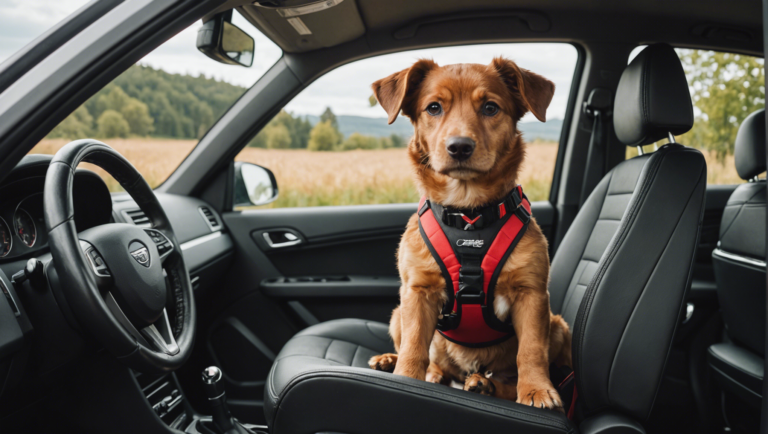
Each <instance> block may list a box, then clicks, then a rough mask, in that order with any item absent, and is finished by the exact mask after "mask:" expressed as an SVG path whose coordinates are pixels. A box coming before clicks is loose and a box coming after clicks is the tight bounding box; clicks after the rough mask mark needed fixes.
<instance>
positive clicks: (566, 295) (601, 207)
mask: <svg viewBox="0 0 768 434" xmlns="http://www.w3.org/2000/svg"><path fill="white" fill-rule="evenodd" d="M608 175H610V178H609V179H608V181H607V182H606V183H607V185H606V187H605V191H606V194H605V195H603V201H602V203H601V204H600V211H602V210H603V205H605V197H606V196H607V195H608V193H607V192H608V189H609V188H611V181H612V180H613V171H611V172H608ZM608 175H606V176H608ZM601 182H602V180H601ZM598 185H599V184H598ZM598 220H600V218H599V213H598V218H597V220H595V222H597V221H598ZM594 233H595V225H594V224H593V225H592V230H591V231H590V233H589V237H587V241H586V242H585V243H584V248H583V249H581V253H580V254H579V258H581V259H580V260H584V254H585V252H586V251H587V246H588V245H589V240H591V239H592V235H593V234H594ZM593 262H594V261H593ZM578 268H579V263H578V262H577V263H576V267H575V268H574V269H573V272H572V273H575V272H576V270H577V269H578ZM571 276H573V274H571ZM572 281H573V277H571V282H572ZM570 289H571V287H570V283H569V286H568V288H566V292H565V294H563V303H562V304H561V305H560V307H561V309H562V308H564V307H565V297H568V292H570ZM577 317H578V316H577Z"/></svg>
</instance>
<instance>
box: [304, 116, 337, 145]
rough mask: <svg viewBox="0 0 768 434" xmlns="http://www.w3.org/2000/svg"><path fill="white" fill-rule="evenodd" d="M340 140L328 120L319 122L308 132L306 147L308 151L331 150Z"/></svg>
mask: <svg viewBox="0 0 768 434" xmlns="http://www.w3.org/2000/svg"><path fill="white" fill-rule="evenodd" d="M339 142H341V135H340V134H339V132H338V131H337V130H336V129H335V128H333V125H331V123H330V122H319V123H318V124H317V125H315V127H314V128H312V131H311V132H310V133H309V143H308V145H307V149H309V150H310V151H332V150H333V149H334V148H336V146H337V145H338V144H339Z"/></svg>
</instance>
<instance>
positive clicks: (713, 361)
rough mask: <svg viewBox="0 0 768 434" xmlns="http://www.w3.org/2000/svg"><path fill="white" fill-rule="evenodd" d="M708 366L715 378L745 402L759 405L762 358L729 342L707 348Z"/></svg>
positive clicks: (762, 369) (761, 388)
mask: <svg viewBox="0 0 768 434" xmlns="http://www.w3.org/2000/svg"><path fill="white" fill-rule="evenodd" d="M708 360H709V364H710V366H711V367H712V370H713V371H714V373H715V378H717V380H718V382H720V384H721V385H722V386H723V387H724V388H725V389H726V390H728V391H730V392H731V393H734V394H735V395H737V396H739V397H741V398H742V399H743V400H744V401H745V402H747V403H749V404H752V405H754V406H755V407H757V406H759V405H760V400H761V399H762V393H763V392H762V390H763V377H764V376H765V368H764V362H763V358H762V357H759V356H758V355H756V354H754V353H752V352H751V351H749V350H747V349H745V348H743V347H740V346H739V345H736V344H733V343H731V342H723V343H719V344H714V345H712V346H710V347H709V354H708Z"/></svg>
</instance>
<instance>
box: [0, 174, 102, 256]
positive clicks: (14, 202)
mask: <svg viewBox="0 0 768 434" xmlns="http://www.w3.org/2000/svg"><path fill="white" fill-rule="evenodd" d="M44 184H45V177H43V176H32V177H26V178H22V179H16V180H12V181H11V182H8V183H6V184H4V185H2V186H0V261H3V260H6V259H11V258H19V257H24V256H26V255H28V254H30V253H33V252H38V251H40V250H44V249H46V248H47V247H48V231H47V230H46V227H45V212H44V201H43V188H44ZM73 196H74V197H73V205H74V207H75V224H76V226H77V230H78V232H79V231H83V230H85V229H88V228H90V227H94V226H97V225H100V224H105V223H109V222H110V221H111V219H112V201H111V197H110V194H109V190H108V189H107V187H106V185H105V184H104V182H103V181H102V180H101V178H99V177H98V175H96V174H94V173H92V172H87V171H78V173H76V174H75V182H74V186H73Z"/></svg>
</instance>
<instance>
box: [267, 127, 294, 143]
mask: <svg viewBox="0 0 768 434" xmlns="http://www.w3.org/2000/svg"><path fill="white" fill-rule="evenodd" d="M264 133H265V135H266V136H267V148H269V149H288V148H290V147H291V134H290V133H289V132H288V128H286V127H285V125H283V124H274V125H269V126H267V128H265V131H264Z"/></svg>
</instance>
